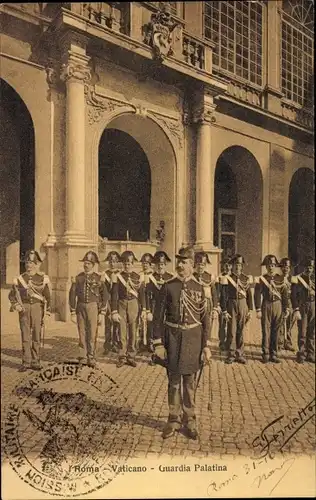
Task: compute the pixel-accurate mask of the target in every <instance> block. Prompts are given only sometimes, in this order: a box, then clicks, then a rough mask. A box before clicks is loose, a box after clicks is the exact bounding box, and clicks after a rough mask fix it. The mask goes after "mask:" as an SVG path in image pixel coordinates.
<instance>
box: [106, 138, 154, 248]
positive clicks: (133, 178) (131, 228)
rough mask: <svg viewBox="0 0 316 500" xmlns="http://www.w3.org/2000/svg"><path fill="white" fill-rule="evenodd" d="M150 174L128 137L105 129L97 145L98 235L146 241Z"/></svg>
mask: <svg viewBox="0 0 316 500" xmlns="http://www.w3.org/2000/svg"><path fill="white" fill-rule="evenodd" d="M150 196H151V174H150V166H149V163H148V160H147V157H146V155H145V153H144V151H143V150H142V148H141V147H140V145H139V144H138V142H136V141H135V139H133V137H131V136H130V135H129V134H126V133H125V132H122V131H120V130H117V129H105V130H104V132H103V134H102V137H101V140H100V145H99V235H100V236H101V237H102V238H105V237H106V238H108V239H109V240H126V238H127V231H128V234H129V239H130V240H132V241H147V240H148V239H149V231H150Z"/></svg>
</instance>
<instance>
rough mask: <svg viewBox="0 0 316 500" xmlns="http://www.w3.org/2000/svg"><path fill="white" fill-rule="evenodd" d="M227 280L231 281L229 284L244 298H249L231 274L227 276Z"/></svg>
mask: <svg viewBox="0 0 316 500" xmlns="http://www.w3.org/2000/svg"><path fill="white" fill-rule="evenodd" d="M227 280H228V281H229V283H230V284H231V285H233V287H234V288H236V290H237V292H239V293H240V294H241V295H243V296H244V298H246V297H247V293H246V292H245V290H244V289H243V288H239V286H238V284H237V283H236V281H234V280H233V278H232V277H231V276H230V275H229V274H228V275H227Z"/></svg>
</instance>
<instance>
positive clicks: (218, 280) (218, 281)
mask: <svg viewBox="0 0 316 500" xmlns="http://www.w3.org/2000/svg"><path fill="white" fill-rule="evenodd" d="M229 274H230V275H231V273H229ZM227 275H228V273H221V274H220V275H219V276H218V277H217V278H216V291H217V297H218V300H219V302H221V293H222V288H223V285H222V280H223V278H224V277H226V276H227ZM224 282H225V280H224Z"/></svg>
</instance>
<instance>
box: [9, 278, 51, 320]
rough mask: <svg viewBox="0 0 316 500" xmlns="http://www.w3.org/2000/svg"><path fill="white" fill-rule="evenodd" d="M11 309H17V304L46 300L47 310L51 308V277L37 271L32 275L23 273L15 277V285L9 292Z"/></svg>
mask: <svg viewBox="0 0 316 500" xmlns="http://www.w3.org/2000/svg"><path fill="white" fill-rule="evenodd" d="M9 300H10V302H11V309H12V310H15V307H16V306H17V304H20V305H22V304H35V303H40V302H42V303H43V304H44V302H46V310H47V311H50V309H51V283H50V281H49V277H48V276H47V275H46V274H44V273H40V272H37V273H35V274H33V275H32V276H31V275H29V274H28V273H23V274H21V275H20V276H18V277H16V278H14V280H13V286H12V289H11V290H10V293H9Z"/></svg>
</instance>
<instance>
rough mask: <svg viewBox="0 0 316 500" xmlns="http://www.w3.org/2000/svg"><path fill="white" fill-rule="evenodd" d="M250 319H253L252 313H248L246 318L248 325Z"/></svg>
mask: <svg viewBox="0 0 316 500" xmlns="http://www.w3.org/2000/svg"><path fill="white" fill-rule="evenodd" d="M250 319H251V311H248V313H247V316H246V323H248V321H250Z"/></svg>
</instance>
